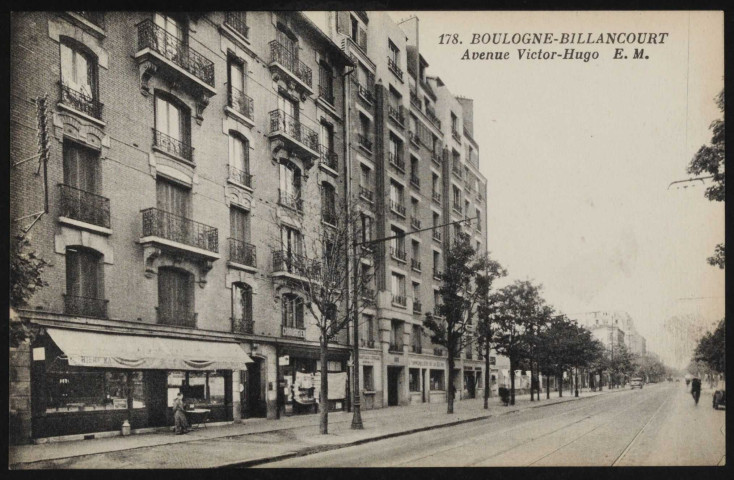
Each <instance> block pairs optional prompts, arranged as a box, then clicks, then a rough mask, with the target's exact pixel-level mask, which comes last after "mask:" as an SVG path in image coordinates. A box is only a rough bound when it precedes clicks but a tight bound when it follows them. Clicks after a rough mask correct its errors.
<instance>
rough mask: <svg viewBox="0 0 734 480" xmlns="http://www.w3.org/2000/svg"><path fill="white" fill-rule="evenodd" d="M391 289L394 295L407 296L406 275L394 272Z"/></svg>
mask: <svg viewBox="0 0 734 480" xmlns="http://www.w3.org/2000/svg"><path fill="white" fill-rule="evenodd" d="M390 291H391V292H392V294H393V296H400V297H404V296H405V276H403V275H400V274H399V273H392V275H391V283H390Z"/></svg>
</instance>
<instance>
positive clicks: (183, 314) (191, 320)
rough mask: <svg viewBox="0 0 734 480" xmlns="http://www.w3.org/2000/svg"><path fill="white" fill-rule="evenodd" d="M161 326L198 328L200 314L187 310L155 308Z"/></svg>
mask: <svg viewBox="0 0 734 480" xmlns="http://www.w3.org/2000/svg"><path fill="white" fill-rule="evenodd" d="M155 312H156V321H157V323H158V324H159V325H170V326H173V327H186V328H196V321H197V318H198V314H197V313H196V312H192V311H191V310H188V309H185V308H170V307H155Z"/></svg>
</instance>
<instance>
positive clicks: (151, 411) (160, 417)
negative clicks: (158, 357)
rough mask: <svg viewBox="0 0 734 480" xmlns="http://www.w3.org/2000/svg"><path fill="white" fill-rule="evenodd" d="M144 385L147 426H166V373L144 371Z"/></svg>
mask: <svg viewBox="0 0 734 480" xmlns="http://www.w3.org/2000/svg"><path fill="white" fill-rule="evenodd" d="M144 378H145V385H146V388H147V389H148V426H150V427H163V426H166V425H168V372H165V371H162V370H146V371H145V374H144Z"/></svg>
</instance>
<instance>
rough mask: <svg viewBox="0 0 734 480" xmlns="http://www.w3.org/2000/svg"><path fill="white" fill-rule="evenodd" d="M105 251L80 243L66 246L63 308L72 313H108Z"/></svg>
mask: <svg viewBox="0 0 734 480" xmlns="http://www.w3.org/2000/svg"><path fill="white" fill-rule="evenodd" d="M103 273H104V272H103V263H102V254H101V253H99V252H97V251H96V250H92V249H90V248H86V247H81V246H72V247H67V248H66V295H65V296H64V300H65V304H64V311H65V312H66V313H67V314H70V315H82V316H88V317H103V318H104V317H107V301H106V300H105V299H104V275H103Z"/></svg>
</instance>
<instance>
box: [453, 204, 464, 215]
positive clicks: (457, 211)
mask: <svg viewBox="0 0 734 480" xmlns="http://www.w3.org/2000/svg"><path fill="white" fill-rule="evenodd" d="M451 208H452V209H453V210H454V212H456V213H459V214H461V213H462V212H461V204H460V203H456V202H454V203H453V204H452V205H451Z"/></svg>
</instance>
